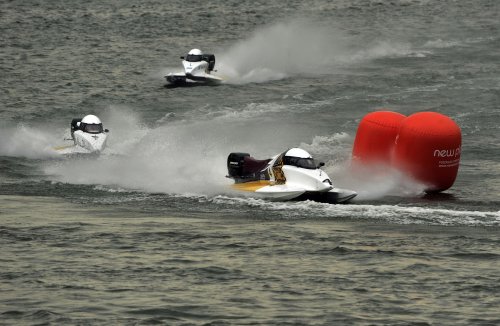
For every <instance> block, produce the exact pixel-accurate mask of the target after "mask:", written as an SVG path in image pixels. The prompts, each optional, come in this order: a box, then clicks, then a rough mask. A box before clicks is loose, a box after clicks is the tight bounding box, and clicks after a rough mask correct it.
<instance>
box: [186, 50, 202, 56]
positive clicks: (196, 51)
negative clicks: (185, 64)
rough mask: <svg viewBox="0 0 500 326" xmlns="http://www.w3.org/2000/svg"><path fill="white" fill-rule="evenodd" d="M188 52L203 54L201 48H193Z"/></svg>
mask: <svg viewBox="0 0 500 326" xmlns="http://www.w3.org/2000/svg"><path fill="white" fill-rule="evenodd" d="M188 54H193V55H202V54H203V52H201V50H200V49H192V50H191V51H189V53H188Z"/></svg>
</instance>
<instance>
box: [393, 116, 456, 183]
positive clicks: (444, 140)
mask: <svg viewBox="0 0 500 326" xmlns="http://www.w3.org/2000/svg"><path fill="white" fill-rule="evenodd" d="M461 146H462V134H461V131H460V127H459V126H458V125H457V124H456V123H455V122H454V121H453V120H451V119H450V118H449V117H447V116H445V115H442V114H440V113H436V112H419V113H415V114H412V115H411V116H409V117H408V118H406V119H404V120H403V121H402V123H401V126H400V128H399V133H398V136H397V138H396V142H395V146H394V156H393V159H392V165H393V166H394V167H396V168H397V169H399V170H400V171H402V172H404V173H406V174H408V175H410V176H411V177H413V178H414V179H415V180H417V181H419V182H422V183H424V184H426V185H427V188H426V191H427V192H438V191H443V190H446V189H448V188H450V187H451V186H452V185H453V183H454V182H455V179H456V177H457V173H458V167H459V164H460V153H461Z"/></svg>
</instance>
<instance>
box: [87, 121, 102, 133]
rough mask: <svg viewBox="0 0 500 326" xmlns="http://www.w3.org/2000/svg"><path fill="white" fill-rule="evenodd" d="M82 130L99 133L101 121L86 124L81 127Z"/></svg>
mask: <svg viewBox="0 0 500 326" xmlns="http://www.w3.org/2000/svg"><path fill="white" fill-rule="evenodd" d="M83 131H84V132H88V133H90V134H100V133H101V132H102V123H100V124H86V125H85V127H84V128H83Z"/></svg>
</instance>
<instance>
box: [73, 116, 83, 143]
mask: <svg viewBox="0 0 500 326" xmlns="http://www.w3.org/2000/svg"><path fill="white" fill-rule="evenodd" d="M78 122H82V119H81V118H76V119H73V120H71V138H73V139H74V137H73V134H74V133H75V131H77V130H80V128H79V127H78V126H77V123H78Z"/></svg>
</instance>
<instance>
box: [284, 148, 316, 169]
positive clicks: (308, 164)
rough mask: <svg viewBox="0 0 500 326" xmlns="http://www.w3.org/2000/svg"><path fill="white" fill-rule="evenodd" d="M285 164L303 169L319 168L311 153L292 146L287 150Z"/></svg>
mask: <svg viewBox="0 0 500 326" xmlns="http://www.w3.org/2000/svg"><path fill="white" fill-rule="evenodd" d="M283 164H284V165H291V166H296V167H298V168H303V169H310V170H315V169H317V166H316V163H315V162H314V159H313V158H312V157H311V155H310V154H309V153H308V152H306V151H305V150H303V149H301V148H292V149H289V150H288V151H286V152H285V153H284V156H283Z"/></svg>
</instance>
